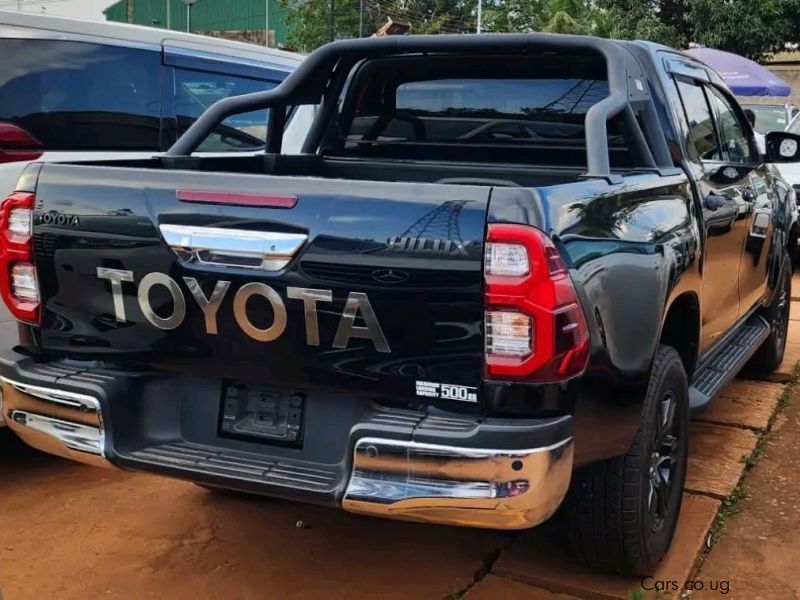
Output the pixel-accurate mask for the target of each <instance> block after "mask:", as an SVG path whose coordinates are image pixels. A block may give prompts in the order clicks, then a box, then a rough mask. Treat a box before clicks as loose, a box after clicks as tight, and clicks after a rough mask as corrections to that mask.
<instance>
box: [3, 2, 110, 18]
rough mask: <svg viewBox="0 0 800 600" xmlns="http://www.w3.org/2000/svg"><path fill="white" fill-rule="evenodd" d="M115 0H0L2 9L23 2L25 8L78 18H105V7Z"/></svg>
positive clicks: (26, 9) (9, 8)
mask: <svg viewBox="0 0 800 600" xmlns="http://www.w3.org/2000/svg"><path fill="white" fill-rule="evenodd" d="M114 1H115V0H0V9H3V10H14V9H16V8H17V6H18V5H19V4H22V6H23V10H25V11H30V12H37V13H42V12H43V13H45V14H48V15H58V16H63V17H73V18H76V19H93V20H96V21H102V20H104V17H103V9H104V8H106V7H108V6H111V5H112V4H114Z"/></svg>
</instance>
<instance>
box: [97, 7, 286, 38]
mask: <svg viewBox="0 0 800 600" xmlns="http://www.w3.org/2000/svg"><path fill="white" fill-rule="evenodd" d="M267 1H269V28H270V29H271V30H272V31H273V32H274V35H275V42H276V43H281V42H284V41H286V20H285V14H286V12H287V10H288V9H286V8H284V7H283V6H281V5H280V2H279V0H197V1H196V2H195V4H194V5H192V8H191V12H192V17H191V30H192V31H264V29H265V27H266V3H267ZM131 2H133V23H134V24H136V25H149V26H152V27H163V28H166V27H167V3H168V2H169V12H170V28H171V29H177V30H179V31H186V5H185V4H184V3H183V1H182V0H131ZM105 15H106V20H108V21H117V22H120V23H125V22H127V12H126V2H125V0H120V1H119V2H117V3H116V4H112V5H111V6H109V7H108V8H107V9H106V10H105Z"/></svg>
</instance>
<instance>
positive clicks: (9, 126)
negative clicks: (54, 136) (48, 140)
mask: <svg viewBox="0 0 800 600" xmlns="http://www.w3.org/2000/svg"><path fill="white" fill-rule="evenodd" d="M42 152H43V151H42V145H41V144H40V143H39V140H37V139H36V138H35V137H33V136H32V135H31V134H30V133H28V132H27V131H25V130H24V129H22V127H19V126H17V125H14V124H13V123H0V163H9V162H19V161H29V160H36V159H38V158H39V157H40V156H41V155H42Z"/></svg>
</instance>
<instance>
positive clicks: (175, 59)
mask: <svg viewBox="0 0 800 600" xmlns="http://www.w3.org/2000/svg"><path fill="white" fill-rule="evenodd" d="M302 59H303V57H302V56H301V55H299V54H294V53H291V52H284V51H281V50H275V49H271V48H264V47H259V46H255V45H251V44H244V43H241V42H232V41H228V40H221V39H215V38H209V37H203V36H198V35H192V34H187V33H181V32H176V31H168V30H164V29H156V28H151V27H141V26H135V25H124V24H118V23H103V22H92V21H78V20H75V19H66V18H60V17H49V16H42V15H36V14H26V13H19V12H7V11H0V197H5V195H6V194H7V193H8V192H10V191H11V188H12V187H13V185H14V184H15V183H16V181H17V178H18V177H19V175H20V173H21V172H22V170H23V168H24V166H25V165H26V164H27V163H28V162H30V161H33V160H36V161H47V162H56V161H82V160H87V161H90V160H97V159H102V160H108V159H114V158H117V157H118V158H120V159H130V158H137V157H151V156H153V155H154V154H157V153H160V152H163V151H165V150H167V149H168V148H169V147H170V146H171V145H172V144H173V143H174V142H175V140H176V139H177V137H178V136H179V135H180V134H181V133H183V132H184V131H185V130H186V129H187V128H188V127H189V125H191V123H192V122H194V120H195V119H196V118H197V117H198V116H199V115H200V114H202V113H203V111H204V110H205V109H206V108H208V107H209V106H210V105H211V104H213V103H214V102H215V101H217V100H220V99H222V98H225V97H228V96H233V95H239V94H245V93H249V92H256V91H263V90H268V89H270V88H273V87H275V86H276V85H278V84H279V83H280V82H281V81H283V79H284V78H285V77H286V76H287V75H288V74H289V73H290V72H291V71H292V70H294V69H295V68H296V67H297V65H299V64H300V62H301V61H302ZM307 125H308V123H307V119H304V118H303V116H302V115H297V114H296V115H294V118H293V119H292V122H291V123H290V126H289V129H288V130H287V135H286V138H285V146H284V147H285V148H286V150H287V151H289V152H291V151H292V148H293V146H294V145H295V144H296V145H297V148H298V149H299V145H300V142H301V141H302V138H303V136H304V134H305V131H306V130H307ZM266 126H267V113H266V111H256V112H253V113H250V114H247V115H240V116H236V117H232V118H231V119H229V120H228V121H227V122H226V123H224V124H223V125H222V126H221V127H220V128H218V130H217V131H216V132H215V133H214V134H213V135H212V136H209V138H208V139H207V140H206V141H205V142H204V144H203V145H202V146H201V148H200V149H199V150H200V151H201V152H209V153H221V152H224V153H228V152H238V153H253V152H258V151H260V150H263V146H264V140H265V139H266Z"/></svg>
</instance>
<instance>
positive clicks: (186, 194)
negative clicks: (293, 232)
mask: <svg viewBox="0 0 800 600" xmlns="http://www.w3.org/2000/svg"><path fill="white" fill-rule="evenodd" d="M175 195H176V197H177V198H178V200H179V201H180V202H196V203H199V204H229V205H231V206H257V207H259V208H294V207H295V206H296V205H297V196H273V195H266V194H231V193H226V192H205V191H202V190H178V191H177V192H176V194H175Z"/></svg>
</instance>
